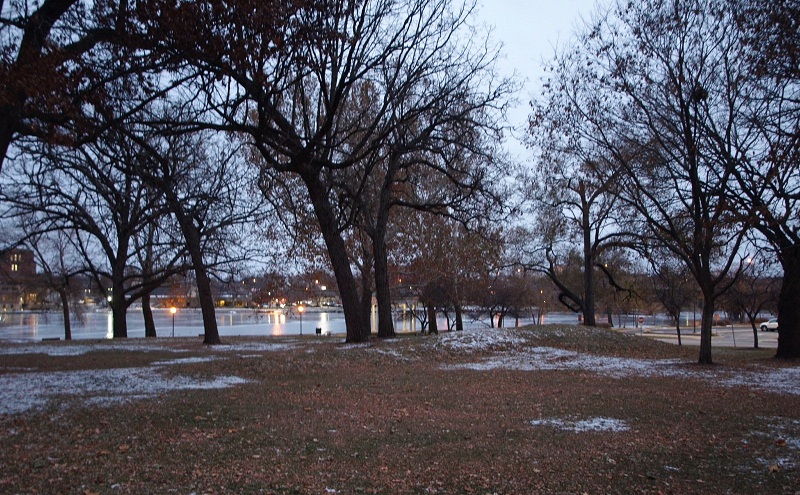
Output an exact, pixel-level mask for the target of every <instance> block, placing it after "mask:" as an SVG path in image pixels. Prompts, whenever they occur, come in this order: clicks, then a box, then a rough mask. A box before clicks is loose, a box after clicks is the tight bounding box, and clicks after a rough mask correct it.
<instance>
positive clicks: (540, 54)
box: [478, 0, 598, 159]
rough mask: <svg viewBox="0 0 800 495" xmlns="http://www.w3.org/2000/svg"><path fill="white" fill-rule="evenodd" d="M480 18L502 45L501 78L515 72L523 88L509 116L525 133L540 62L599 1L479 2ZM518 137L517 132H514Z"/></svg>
mask: <svg viewBox="0 0 800 495" xmlns="http://www.w3.org/2000/svg"><path fill="white" fill-rule="evenodd" d="M478 1H479V2H480V3H479V8H480V10H479V12H478V15H479V18H480V19H481V20H482V21H483V22H485V23H486V24H487V25H488V26H493V28H494V30H493V33H492V38H493V39H494V40H495V41H499V42H502V43H503V57H504V59H503V60H501V63H500V69H501V70H502V71H503V73H504V75H510V74H512V73H513V72H514V71H516V72H517V74H518V75H519V76H520V77H521V78H524V79H527V80H526V81H525V86H524V88H523V90H522V91H521V92H520V93H519V94H518V95H517V99H518V100H519V102H518V104H517V107H516V108H515V109H514V110H513V111H512V112H510V113H509V118H510V119H511V121H512V122H511V123H512V124H513V125H515V126H517V127H520V128H521V129H524V126H525V122H526V119H527V116H528V108H529V106H528V102H529V101H530V100H531V96H532V95H535V94H538V93H539V88H540V78H541V77H542V75H543V74H544V72H543V71H542V60H549V59H550V58H552V56H553V53H554V49H555V48H556V47H562V46H564V45H565V44H567V42H568V41H569V40H570V38H571V37H572V33H573V31H574V28H575V27H576V26H577V25H579V23H580V20H581V18H584V19H590V18H591V16H592V13H593V12H594V10H595V4H597V1H598V0H557V1H547V0H478ZM517 134H519V131H518V132H517ZM511 141H512V142H509V143H508V150H509V151H510V152H511V153H512V154H515V155H517V156H518V158H521V159H524V158H525V157H526V156H527V151H526V150H525V148H524V147H523V146H522V145H521V144H519V143H518V142H514V140H513V139H512V140H511Z"/></svg>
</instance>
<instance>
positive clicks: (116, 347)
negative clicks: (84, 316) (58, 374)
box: [0, 341, 186, 356]
mask: <svg viewBox="0 0 800 495" xmlns="http://www.w3.org/2000/svg"><path fill="white" fill-rule="evenodd" d="M97 351H126V352H157V351H165V352H186V350H185V349H175V348H172V347H168V346H164V345H158V344H147V343H140V342H135V341H126V342H120V343H108V342H99V343H95V344H87V343H85V342H80V343H72V342H69V343H64V344H26V345H10V346H2V347H0V356H2V355H6V356H10V355H19V354H46V355H48V356H82V355H84V354H88V353H90V352H97Z"/></svg>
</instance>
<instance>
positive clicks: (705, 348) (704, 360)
mask: <svg viewBox="0 0 800 495" xmlns="http://www.w3.org/2000/svg"><path fill="white" fill-rule="evenodd" d="M713 324H714V299H713V298H712V297H710V296H708V295H705V296H704V299H703V314H702V316H701V317H700V358H699V359H698V363H700V364H713V361H712V359H711V334H712V332H713V329H714V328H713Z"/></svg>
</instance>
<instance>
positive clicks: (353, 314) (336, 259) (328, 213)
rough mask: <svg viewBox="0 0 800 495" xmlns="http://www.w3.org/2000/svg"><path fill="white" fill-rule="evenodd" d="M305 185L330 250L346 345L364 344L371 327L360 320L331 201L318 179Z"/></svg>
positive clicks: (354, 286)
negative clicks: (345, 332)
mask: <svg viewBox="0 0 800 495" xmlns="http://www.w3.org/2000/svg"><path fill="white" fill-rule="evenodd" d="M303 181H304V182H305V184H306V187H307V188H308V194H309V196H310V197H311V203H312V205H313V206H314V214H315V215H316V216H317V221H318V222H319V227H320V230H321V231H322V238H323V239H324V240H325V246H326V247H327V249H328V256H329V257H330V260H331V265H332V267H333V273H334V276H335V277H336V284H337V285H338V287H339V295H340V296H341V298H342V311H344V321H345V325H346V326H347V338H346V341H347V342H364V341H366V340H367V339H369V334H370V327H369V325H368V323H367V322H365V321H364V319H363V318H362V317H361V311H360V304H359V302H360V300H359V297H358V288H357V284H356V280H355V277H353V271H352V270H351V269H350V258H349V257H348V256H347V248H346V247H345V243H344V239H342V235H341V233H340V232H339V225H338V222H337V219H336V214H335V212H334V210H333V206H332V205H331V203H330V200H329V198H328V189H327V188H326V187H325V186H324V185H323V184H322V183H321V181H320V180H319V178H318V177H316V176H311V175H303Z"/></svg>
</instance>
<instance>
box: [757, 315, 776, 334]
mask: <svg viewBox="0 0 800 495" xmlns="http://www.w3.org/2000/svg"><path fill="white" fill-rule="evenodd" d="M777 330H778V319H777V318H773V319H771V320H769V321H765V322H764V323H762V324H761V331H762V332H766V331H770V332H775V331H777Z"/></svg>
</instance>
